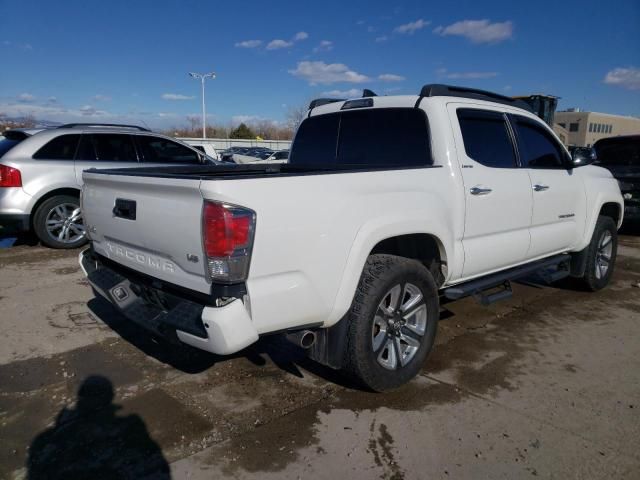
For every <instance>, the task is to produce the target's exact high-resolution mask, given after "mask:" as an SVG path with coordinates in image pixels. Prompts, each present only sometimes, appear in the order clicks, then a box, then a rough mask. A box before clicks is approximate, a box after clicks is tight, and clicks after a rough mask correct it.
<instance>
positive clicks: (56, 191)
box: [29, 187, 80, 229]
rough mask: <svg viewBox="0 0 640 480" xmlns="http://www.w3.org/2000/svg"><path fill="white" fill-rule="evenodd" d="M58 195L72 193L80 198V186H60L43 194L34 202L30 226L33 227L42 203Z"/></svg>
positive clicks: (71, 194)
mask: <svg viewBox="0 0 640 480" xmlns="http://www.w3.org/2000/svg"><path fill="white" fill-rule="evenodd" d="M57 195H70V196H72V197H78V198H80V189H79V188H73V187H60V188H56V189H54V190H50V191H48V192H46V193H44V194H43V195H41V196H40V197H39V198H38V199H37V200H36V201H35V203H34V204H33V207H31V215H30V219H29V225H30V228H31V229H33V221H34V217H35V214H36V212H37V211H38V208H40V205H42V204H43V203H44V202H46V201H47V200H49V199H50V198H53V197H55V196H57Z"/></svg>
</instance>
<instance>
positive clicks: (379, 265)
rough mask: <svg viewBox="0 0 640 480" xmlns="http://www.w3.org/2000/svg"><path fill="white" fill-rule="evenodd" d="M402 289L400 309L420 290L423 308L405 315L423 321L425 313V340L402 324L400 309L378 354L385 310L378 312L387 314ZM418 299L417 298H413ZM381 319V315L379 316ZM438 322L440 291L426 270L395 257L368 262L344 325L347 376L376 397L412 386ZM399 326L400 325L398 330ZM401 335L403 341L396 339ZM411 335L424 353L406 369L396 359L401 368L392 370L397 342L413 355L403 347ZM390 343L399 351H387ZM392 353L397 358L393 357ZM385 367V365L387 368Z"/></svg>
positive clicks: (375, 257) (417, 353)
mask: <svg viewBox="0 0 640 480" xmlns="http://www.w3.org/2000/svg"><path fill="white" fill-rule="evenodd" d="M397 285H400V286H401V287H400V288H401V292H402V293H401V294H400V297H399V301H398V302H396V305H399V306H402V305H403V304H404V302H405V299H409V300H411V299H412V298H418V295H417V293H416V292H417V290H416V289H415V287H417V289H418V290H419V292H420V294H421V295H422V300H421V302H423V303H416V304H415V305H414V306H413V307H412V308H407V310H406V312H405V313H411V312H414V311H417V310H421V312H420V315H422V311H425V312H426V326H425V327H424V334H423V335H422V336H420V335H418V334H417V333H415V332H413V331H412V330H411V329H410V328H409V327H407V325H406V324H404V323H402V315H397V314H398V311H399V309H397V310H398V311H396V313H394V314H393V315H388V316H385V318H386V320H385V321H386V327H385V328H386V330H384V332H383V333H384V336H383V337H382V338H384V340H382V345H381V346H380V347H379V348H378V349H377V350H375V351H374V344H375V342H376V339H378V338H380V337H379V334H380V331H381V329H380V326H379V325H380V323H384V322H382V321H381V319H382V317H383V316H382V315H380V314H379V313H381V312H382V311H383V310H379V309H380V308H382V306H381V305H383V304H382V302H383V301H385V302H386V300H387V299H389V300H391V299H392V297H393V295H392V293H391V291H392V290H393V289H394V287H395V288H396V290H395V291H396V292H397V287H396V286H397ZM408 285H409V286H408ZM409 290H411V291H412V292H413V293H412V292H411V291H409ZM413 294H415V297H412V295H413ZM408 303H409V301H407V302H406V304H408ZM422 304H424V306H425V308H424V310H422ZM384 305H386V304H384ZM416 305H417V306H418V307H416ZM377 313H378V315H376V314H377ZM385 315H386V314H385ZM438 317H439V298H438V288H437V286H436V284H435V282H434V280H433V276H432V275H431V273H430V272H429V270H428V269H427V268H426V267H425V266H424V265H422V264H421V263H419V262H417V261H415V260H410V259H407V258H403V257H397V256H395V255H382V254H378V255H371V256H369V258H368V259H367V263H366V264H365V267H364V270H363V272H362V276H361V278H360V283H359V285H358V289H357V291H356V294H355V296H354V299H353V303H352V305H351V309H350V311H349V312H348V313H347V317H346V319H345V320H346V321H347V322H348V330H347V345H346V351H345V361H344V366H343V370H344V371H345V373H347V374H348V375H349V376H351V377H352V378H353V379H354V380H356V381H357V382H358V383H360V384H361V385H363V386H364V387H366V388H369V389H371V390H373V391H378V392H381V391H385V390H390V389H393V388H396V387H399V386H400V385H403V384H404V383H407V382H408V381H409V380H411V379H412V378H413V377H415V376H416V375H417V374H418V372H419V371H420V369H421V368H422V365H423V363H424V361H425V359H426V357H427V355H428V354H429V352H430V351H431V348H432V346H433V342H434V340H435V336H436V329H437V325H438ZM410 318H412V320H410V322H408V323H412V324H415V323H416V322H417V320H416V319H417V318H418V315H417V314H416V315H414V316H413V317H410ZM420 318H422V317H420ZM389 322H391V323H389ZM398 322H400V324H401V326H400V327H399V328H398ZM414 328H415V327H414ZM376 333H377V334H376ZM400 334H402V335H404V337H401V336H397V335H400ZM407 335H410V336H411V337H412V338H413V340H412V343H414V344H415V345H418V344H419V347H417V349H416V350H415V351H414V352H415V353H412V356H411V357H410V358H409V357H408V356H407V358H409V359H408V362H407V363H406V364H405V365H402V361H404V360H402V361H401V359H400V357H401V356H402V355H400V354H396V368H394V369H390V368H389V363H390V362H392V361H393V360H391V358H392V357H391V356H390V353H395V352H396V351H397V348H398V347H396V346H395V345H397V344H396V343H395V342H396V341H397V342H400V343H399V345H400V346H401V347H402V348H406V349H408V348H409V344H407V343H402V342H404V340H401V338H404V339H406V338H407ZM389 340H390V341H391V343H392V344H393V345H394V346H393V347H389V346H388V343H387V342H388V341H389ZM385 349H386V350H385ZM390 349H392V350H394V352H390V351H389V350H390ZM385 351H386V356H385ZM380 362H383V363H386V364H387V367H385V366H383V365H382V363H380Z"/></svg>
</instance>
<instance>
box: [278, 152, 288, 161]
mask: <svg viewBox="0 0 640 480" xmlns="http://www.w3.org/2000/svg"><path fill="white" fill-rule="evenodd" d="M288 157H289V152H278V153H276V158H275V159H276V160H286V159H287V158H288Z"/></svg>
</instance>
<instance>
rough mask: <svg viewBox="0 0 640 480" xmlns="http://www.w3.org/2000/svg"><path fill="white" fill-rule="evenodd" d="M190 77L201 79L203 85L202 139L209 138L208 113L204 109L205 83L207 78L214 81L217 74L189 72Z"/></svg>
mask: <svg viewBox="0 0 640 480" xmlns="http://www.w3.org/2000/svg"><path fill="white" fill-rule="evenodd" d="M189 76H190V77H191V78H198V79H200V82H201V83H202V138H207V130H206V128H207V125H206V122H207V121H206V118H207V117H206V113H205V109H204V81H205V80H206V79H207V78H210V79H212V80H213V79H214V78H216V74H215V72H210V73H194V72H189Z"/></svg>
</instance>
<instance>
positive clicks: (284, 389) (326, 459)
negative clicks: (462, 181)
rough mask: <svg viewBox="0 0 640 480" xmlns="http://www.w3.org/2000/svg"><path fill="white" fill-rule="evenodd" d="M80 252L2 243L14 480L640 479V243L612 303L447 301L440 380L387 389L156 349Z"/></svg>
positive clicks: (280, 352) (548, 293) (7, 461)
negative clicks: (95, 283)
mask: <svg viewBox="0 0 640 480" xmlns="http://www.w3.org/2000/svg"><path fill="white" fill-rule="evenodd" d="M18 243H20V242H18ZM27 243H29V242H27ZM77 255H78V252H77V251H72V252H65V251H54V250H48V249H44V248H41V247H38V246H34V245H28V244H26V245H18V246H14V247H12V248H8V249H2V250H0V329H1V331H2V340H1V341H0V478H9V479H12V478H59V477H58V476H56V474H58V473H60V472H61V470H62V468H63V466H64V465H67V466H68V465H77V466H78V468H82V469H83V473H84V474H83V478H112V477H113V475H114V472H105V471H104V470H100V468H102V467H100V466H101V465H105V464H108V465H112V466H113V467H114V468H122V469H124V470H126V471H127V472H128V474H129V477H127V478H144V477H149V478H174V479H186V478H190V479H200V478H202V479H205V478H206V479H210V478H260V479H269V478H327V479H331V480H335V479H336V478H345V476H346V475H349V476H350V477H352V478H363V479H364V478H366V479H369V478H384V479H413V478H416V479H423V478H430V479H431V478H474V479H475V478H508V479H513V478H529V477H532V476H538V477H542V478H562V479H564V478H585V479H587V478H588V479H598V478H603V479H604V478H628V479H637V478H640V453H639V452H640V448H639V447H640V412H639V410H640V401H639V399H640V375H638V371H640V236H637V235H623V236H622V237H621V247H620V250H619V258H618V263H617V266H616V273H615V276H614V280H613V282H612V285H611V286H610V287H609V288H607V289H606V290H604V291H601V292H598V293H595V294H594V293H587V292H583V291H580V290H579V289H576V288H575V286H574V285H573V284H572V283H571V282H564V283H561V284H559V285H555V286H553V287H548V286H544V287H542V286H539V285H533V284H531V285H522V284H517V285H515V286H514V293H515V294H514V297H513V299H511V300H508V301H504V302H501V303H498V304H495V305H492V306H490V307H482V306H480V305H478V304H476V303H475V302H474V301H473V300H472V299H465V300H462V301H458V302H454V303H448V304H446V305H444V306H443V312H442V316H441V321H440V325H439V332H438V338H437V341H436V343H437V346H436V348H435V350H434V352H433V354H432V355H431V357H430V358H429V359H428V361H427V363H426V364H425V366H424V369H423V371H422V374H421V375H420V376H418V378H416V379H415V380H414V381H412V382H411V383H410V384H408V385H406V386H405V387H403V388H401V389H399V390H397V391H394V392H391V393H386V394H372V393H367V392H362V391H359V390H357V389H354V388H353V387H352V386H351V385H350V384H349V383H348V382H346V381H345V380H344V379H343V378H341V377H340V376H339V375H338V374H336V373H335V372H333V371H331V370H329V369H326V368H323V367H320V366H318V365H316V364H314V363H313V362H310V361H308V360H306V359H304V358H303V357H302V356H301V355H300V354H299V352H297V351H295V349H292V348H290V347H289V346H287V345H286V344H285V343H283V342H281V341H279V340H277V339H274V338H271V339H268V338H267V339H263V340H261V341H260V342H258V344H256V345H254V346H252V347H251V348H250V349H248V350H246V351H243V352H241V353H239V354H237V355H234V356H233V357H228V358H219V357H213V356H209V355H204V354H202V355H201V354H198V353H194V352H192V351H185V350H177V349H175V348H172V347H169V346H167V345H165V344H163V343H161V342H160V343H158V342H155V341H153V340H152V339H150V338H149V336H148V335H146V333H145V332H144V331H142V330H140V329H139V328H137V327H136V326H135V325H132V324H130V323H129V322H127V321H126V320H124V319H122V318H121V317H120V316H119V315H118V314H117V313H115V312H114V311H113V310H112V309H111V307H110V306H109V305H108V304H107V303H106V302H104V301H102V300H99V299H95V298H94V296H93V294H92V292H91V289H90V288H89V287H88V285H87V284H86V282H85V281H84V279H83V277H82V273H81V271H80V269H79V267H78V265H77ZM96 392H97V393H96ZM100 475H103V476H102V477H100ZM109 475H112V476H109ZM63 477H64V476H61V477H60V478H63ZM64 478H69V477H64ZM117 478H120V477H117Z"/></svg>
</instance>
